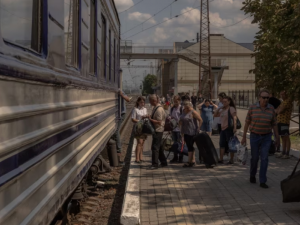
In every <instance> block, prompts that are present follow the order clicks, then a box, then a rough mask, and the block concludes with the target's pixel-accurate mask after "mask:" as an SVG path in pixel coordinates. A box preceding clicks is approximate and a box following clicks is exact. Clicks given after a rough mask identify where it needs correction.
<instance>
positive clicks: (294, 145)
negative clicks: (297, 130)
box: [291, 135, 300, 150]
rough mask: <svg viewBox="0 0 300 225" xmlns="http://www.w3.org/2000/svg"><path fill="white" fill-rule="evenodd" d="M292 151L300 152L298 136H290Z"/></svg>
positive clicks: (299, 138) (299, 137)
mask: <svg viewBox="0 0 300 225" xmlns="http://www.w3.org/2000/svg"><path fill="white" fill-rule="evenodd" d="M291 144H292V149H297V150H300V136H299V135H297V136H291Z"/></svg>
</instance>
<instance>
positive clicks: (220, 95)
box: [214, 92, 226, 134]
mask: <svg viewBox="0 0 300 225" xmlns="http://www.w3.org/2000/svg"><path fill="white" fill-rule="evenodd" d="M224 97H226V94H225V93H224V92H221V93H220V94H219V95H218V98H219V103H218V109H221V108H222V107H223V98H224ZM214 117H215V118H214V119H215V120H216V121H217V124H218V131H219V134H220V133H221V131H222V128H221V119H220V117H219V116H216V114H215V116H214Z"/></svg>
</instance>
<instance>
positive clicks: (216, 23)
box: [132, 0, 257, 45]
mask: <svg viewBox="0 0 300 225" xmlns="http://www.w3.org/2000/svg"><path fill="white" fill-rule="evenodd" d="M215 1H217V0H215ZM223 1H227V2H228V4H233V3H231V2H234V1H230V0H223ZM191 9H192V8H191V7H187V8H185V9H183V10H181V12H180V14H181V13H184V12H187V11H189V10H191ZM245 17H246V16H245V15H243V12H241V11H238V13H236V14H231V18H230V17H226V16H223V17H222V16H221V14H220V13H219V12H210V28H211V33H215V34H216V33H217V34H224V35H225V37H227V38H229V39H231V40H233V41H237V42H251V41H252V40H253V36H254V34H255V33H256V32H257V26H256V25H253V24H251V18H247V19H246V20H243V21H242V22H240V23H238V24H236V25H234V26H230V25H232V24H235V23H237V22H239V21H241V20H242V19H244V18H245ZM164 20H168V18H164ZM199 21H200V11H199V9H194V10H191V11H189V12H187V13H185V14H183V15H181V16H180V17H179V18H174V19H172V20H168V21H166V22H165V23H163V24H161V25H159V26H157V27H156V28H154V30H153V29H150V30H149V31H146V32H144V33H141V34H138V35H137V36H135V37H133V38H132V39H133V41H134V42H138V43H145V44H146V43H168V42H169V43H170V45H172V43H173V42H175V41H185V40H190V41H192V39H196V33H197V32H199ZM225 26H229V27H226V28H223V27H225ZM249 34H250V35H249Z"/></svg>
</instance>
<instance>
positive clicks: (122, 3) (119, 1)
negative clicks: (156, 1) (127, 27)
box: [115, 0, 134, 12]
mask: <svg viewBox="0 0 300 225" xmlns="http://www.w3.org/2000/svg"><path fill="white" fill-rule="evenodd" d="M115 3H116V7H117V10H118V11H119V12H121V11H124V10H126V9H128V8H129V7H131V6H133V5H134V2H133V1H132V0H115Z"/></svg>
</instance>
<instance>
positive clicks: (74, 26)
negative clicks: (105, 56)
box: [64, 0, 78, 67]
mask: <svg viewBox="0 0 300 225" xmlns="http://www.w3.org/2000/svg"><path fill="white" fill-rule="evenodd" d="M64 3H65V5H64V7H65V8H64V13H65V15H64V31H65V60H66V64H68V65H70V66H74V67H77V65H78V0H64Z"/></svg>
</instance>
